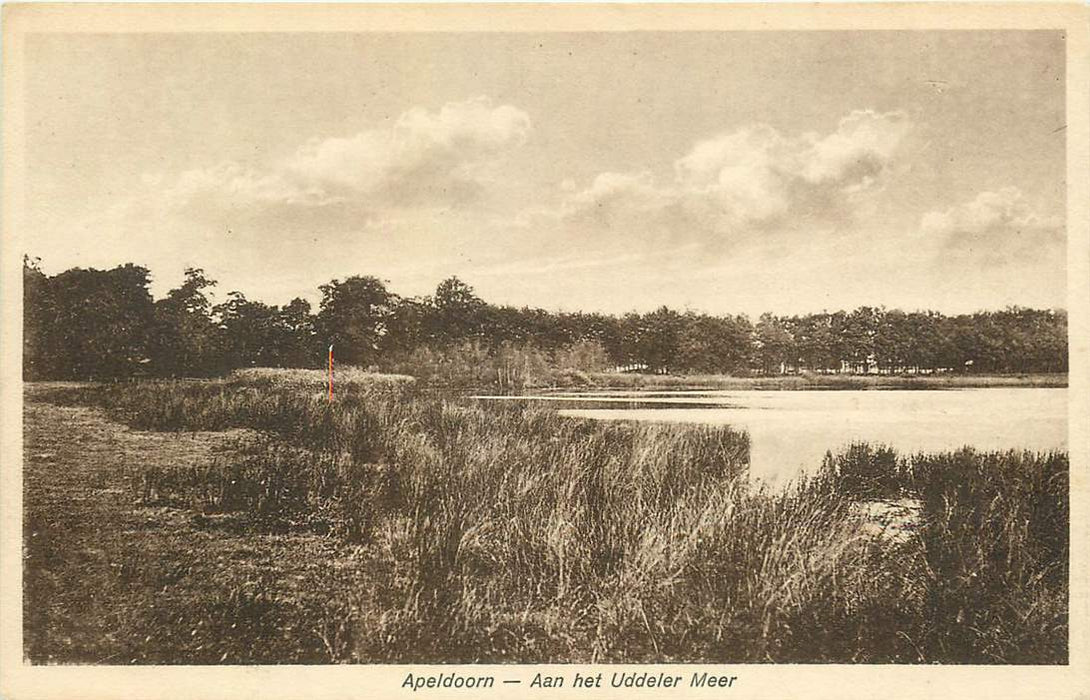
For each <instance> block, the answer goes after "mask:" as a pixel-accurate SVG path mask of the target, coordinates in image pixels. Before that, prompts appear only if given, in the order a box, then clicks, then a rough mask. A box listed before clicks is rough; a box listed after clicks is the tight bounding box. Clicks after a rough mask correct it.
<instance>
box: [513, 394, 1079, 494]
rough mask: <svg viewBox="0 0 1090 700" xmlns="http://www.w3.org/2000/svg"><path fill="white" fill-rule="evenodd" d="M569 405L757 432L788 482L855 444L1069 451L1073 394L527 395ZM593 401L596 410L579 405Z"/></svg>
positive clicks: (760, 465)
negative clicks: (1069, 400)
mask: <svg viewBox="0 0 1090 700" xmlns="http://www.w3.org/2000/svg"><path fill="white" fill-rule="evenodd" d="M519 398H520V399H522V400H542V401H564V402H574V403H566V404H564V405H565V406H566V407H565V408H563V409H562V410H561V413H562V414H564V415H569V416H579V417H584V418H595V419H601V420H649V421H660V422H680V423H704V424H709V425H730V426H732V427H735V428H738V429H741V430H745V431H747V432H748V433H749V435H750V444H751V448H750V461H751V464H750V467H751V473H752V475H753V476H758V477H761V478H763V479H765V480H767V481H772V482H776V481H780V480H783V479H786V478H790V477H792V476H794V475H796V474H797V473H798V472H799V470H802V469H812V468H814V467H816V466H818V465H820V464H821V460H822V457H823V456H824V455H825V452H826V451H827V450H832V451H834V452H836V451H837V450H838V449H840V448H843V447H845V446H847V445H848V444H850V443H852V442H855V441H867V442H870V443H875V444H884V445H888V446H890V447H892V448H894V449H895V450H897V451H898V452H899V453H902V454H905V453H913V452H936V451H946V450H951V449H957V448H959V447H963V446H966V445H970V446H972V447H976V448H979V449H983V450H1006V449H1031V450H1053V449H1062V450H1066V449H1067V390H1066V389H1037V388H1025V389H1019V388H1013V389H1012V388H996V389H955V390H945V391H920V390H912V391H898V390H888V391H875V390H871V391H684V392H663V391H656V392H595V393H579V394H574V393H573V394H550V395H548V396H539V397H519ZM580 404H586V405H587V406H588V407H587V408H572V407H570V406H579V405H580Z"/></svg>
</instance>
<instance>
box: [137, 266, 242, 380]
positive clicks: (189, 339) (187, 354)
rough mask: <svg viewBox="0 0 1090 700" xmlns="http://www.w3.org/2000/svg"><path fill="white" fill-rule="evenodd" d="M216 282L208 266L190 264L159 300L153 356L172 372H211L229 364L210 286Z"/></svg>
mask: <svg viewBox="0 0 1090 700" xmlns="http://www.w3.org/2000/svg"><path fill="white" fill-rule="evenodd" d="M215 286H216V282H215V280H212V279H209V278H208V277H206V276H205V273H204V270H202V269H200V268H195V267H187V268H186V270H185V280H184V281H183V282H182V284H181V286H179V287H177V288H175V289H172V290H170V291H169V292H168V293H167V296H166V298H165V299H160V300H159V301H157V302H155V332H154V335H153V339H152V341H153V342H152V359H153V362H154V366H155V369H156V371H157V372H159V373H160V374H163V375H169V376H207V375H211V374H217V373H219V372H222V371H223V370H224V369H225V368H226V356H225V353H224V347H223V344H224V337H223V334H222V330H221V329H220V327H219V325H218V324H217V323H216V322H215V320H214V319H213V316H212V301H211V299H209V297H208V294H207V293H206V290H209V289H212V288H214V287H215Z"/></svg>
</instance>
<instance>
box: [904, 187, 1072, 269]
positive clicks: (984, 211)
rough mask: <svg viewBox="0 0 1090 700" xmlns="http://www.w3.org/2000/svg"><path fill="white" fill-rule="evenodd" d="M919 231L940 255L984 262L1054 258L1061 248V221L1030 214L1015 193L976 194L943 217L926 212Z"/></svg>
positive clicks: (1005, 190) (1011, 189) (1013, 190)
mask: <svg viewBox="0 0 1090 700" xmlns="http://www.w3.org/2000/svg"><path fill="white" fill-rule="evenodd" d="M920 229H921V231H922V233H923V234H924V235H925V236H927V237H929V238H931V239H932V240H934V241H936V242H937V243H939V244H940V245H941V246H942V247H943V249H944V251H945V252H946V253H951V252H953V253H962V254H967V255H969V254H971V255H976V256H978V257H980V259H982V260H985V261H989V262H1000V261H1004V260H1007V261H1013V260H1012V258H1013V257H1027V256H1028V257H1031V258H1039V257H1042V256H1048V255H1057V254H1061V253H1062V251H1063V245H1064V226H1063V221H1062V219H1060V218H1059V217H1055V216H1044V215H1041V214H1040V213H1038V212H1037V211H1035V210H1034V208H1033V207H1032V205H1031V204H1030V203H1029V202H1028V201H1027V200H1026V197H1025V195H1023V194H1022V191H1021V190H1019V189H1018V188H1017V187H1005V188H1003V189H1001V190H998V191H996V192H981V193H980V194H979V195H977V196H976V198H974V199H973V200H972V201H970V202H966V203H964V204H960V205H958V206H955V207H952V208H950V209H948V210H946V211H944V212H939V211H932V212H928V213H926V214H924V215H923V218H922V219H921V221H920Z"/></svg>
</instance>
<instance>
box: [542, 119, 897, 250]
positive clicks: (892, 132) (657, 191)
mask: <svg viewBox="0 0 1090 700" xmlns="http://www.w3.org/2000/svg"><path fill="white" fill-rule="evenodd" d="M909 128H910V124H909V121H908V119H907V117H906V116H905V115H904V114H903V113H901V112H889V113H877V112H874V111H871V110H857V111H854V112H852V113H850V114H849V115H847V116H846V117H844V118H843V119H841V121H840V123H839V125H838V127H837V129H836V130H835V131H833V132H832V133H830V134H827V135H825V136H820V135H818V134H814V133H807V134H802V135H800V136H797V137H787V136H784V135H783V134H781V133H780V132H779V131H777V130H776V129H774V128H773V127H771V126H768V125H765V124H758V125H753V126H748V127H744V128H741V129H738V130H735V131H733V132H729V133H724V134H721V135H719V136H716V137H714V138H711V139H707V140H704V141H700V142H698V143H697V144H695V145H694V146H693V148H692V150H691V151H690V152H689V153H687V154H686V155H684V156H682V157H681V158H678V159H677V160H676V161H675V163H674V171H675V176H674V179H673V182H670V183H668V184H658V183H656V182H654V179H653V178H652V177H651V175H650V174H648V173H635V174H633V173H603V174H601V175H599V176H598V177H597V178H595V180H594V181H593V183H592V184H591V185H590V186H589V187H587V188H586V189H584V190H582V191H580V192H578V193H575V194H572V195H569V196H568V197H567V199H566V201H565V205H564V209H563V212H564V217H565V218H566V219H567V220H569V221H587V220H593V221H598V222H600V223H605V224H607V225H608V226H610V227H614V228H616V227H622V228H624V229H625V230H626V231H632V230H634V229H643V230H650V229H654V230H657V231H658V232H659V234H660V236H661V235H663V234H664V233H665V232H666V231H667V230H669V229H674V234H675V238H676V235H677V234H680V233H681V232H682V231H693V230H694V228H695V229H699V230H701V231H702V232H708V231H710V232H711V233H713V234H716V235H717V236H719V237H730V236H732V235H737V234H740V233H742V232H745V231H748V230H758V229H761V230H765V229H770V228H775V227H781V228H791V227H801V226H803V225H810V224H812V223H813V222H815V221H830V220H833V221H837V220H843V219H844V218H845V217H850V216H851V212H852V210H853V207H854V205H855V204H856V202H857V200H858V199H859V197H861V196H862V195H863V194H864V193H865V192H867V191H868V190H871V189H874V188H875V187H876V185H877V184H878V182H879V181H880V178H881V177H882V175H883V174H884V172H885V171H886V170H887V169H888V167H889V166H890V164H891V163H892V162H893V160H894V158H895V155H896V152H897V148H898V146H899V145H900V143H901V141H902V139H903V138H904V136H905V134H906V132H907V131H908V129H909Z"/></svg>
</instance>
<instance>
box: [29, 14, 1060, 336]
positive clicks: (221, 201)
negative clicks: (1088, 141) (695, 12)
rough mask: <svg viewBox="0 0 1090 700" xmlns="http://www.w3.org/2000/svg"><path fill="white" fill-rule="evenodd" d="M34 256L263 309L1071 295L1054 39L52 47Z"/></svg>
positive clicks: (828, 35) (41, 122) (738, 305)
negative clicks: (408, 301) (395, 302)
mask: <svg viewBox="0 0 1090 700" xmlns="http://www.w3.org/2000/svg"><path fill="white" fill-rule="evenodd" d="M27 47H28V53H27V79H28V80H27V82H28V88H27V94H26V102H25V104H26V105H27V108H28V115H27V127H28V130H27V134H26V142H25V146H26V162H27V172H26V179H25V183H26V185H27V202H26V208H27V212H28V214H29V216H28V225H29V230H28V231H27V232H26V235H25V237H24V240H25V242H26V243H25V247H26V248H27V252H28V253H29V254H31V255H32V256H37V257H40V258H41V261H42V267H43V269H45V270H46V271H47V272H49V273H56V272H59V271H62V270H64V269H67V268H70V267H74V266H80V267H98V268H105V267H112V266H114V265H118V264H122V263H126V262H134V263H137V264H141V265H144V266H146V267H148V268H149V269H150V270H151V273H152V291H153V293H154V294H155V295H156V296H162V295H163V294H164V293H165V292H166V291H167V290H168V289H170V288H171V287H173V286H176V285H177V284H178V283H179V282H180V281H181V279H182V274H183V270H184V269H185V268H186V267H188V266H194V267H201V268H203V269H204V270H205V271H206V272H207V274H208V276H210V277H212V278H214V279H216V280H218V281H219V287H218V289H219V294H220V296H223V295H225V294H226V292H227V291H229V290H239V291H242V292H243V293H244V294H245V295H246V296H247V297H248V298H250V299H256V300H261V301H264V302H267V303H272V304H283V303H287V302H288V301H290V300H291V299H292V298H294V297H303V298H306V299H308V300H309V301H311V302H312V303H316V302H317V301H318V299H319V298H320V294H319V292H318V286H319V285H321V284H324V283H326V282H328V281H330V280H332V279H334V278H340V279H343V278H345V277H347V276H350V275H357V274H358V275H374V276H377V277H379V278H381V279H384V280H386V281H387V282H388V286H389V288H390V289H391V290H392V291H394V292H397V293H399V294H402V295H405V296H412V295H424V294H428V293H431V292H432V291H434V289H435V287H436V285H437V284H438V283H439V282H440V281H441V280H442V279H445V278H447V277H449V276H451V275H457V276H458V277H460V278H461V279H462V280H464V281H465V282H467V283H469V284H470V285H472V286H473V287H474V288H475V289H476V291H477V293H478V295H479V296H481V297H482V298H484V299H485V300H487V301H490V302H493V303H500V304H513V305H518V306H522V305H529V306H537V307H543V308H547V309H554V310H567V311H576V310H584V311H604V312H609V313H623V312H627V311H632V310H635V311H646V310H651V309H654V308H657V307H658V306H661V305H663V304H666V305H669V306H671V307H673V308H676V309H693V310H697V311H705V312H710V313H745V314H749V315H751V316H754V317H755V316H756V315H758V314H760V313H761V312H763V311H772V312H774V313H780V314H793V313H807V312H813V311H820V310H822V309H828V310H833V309H841V308H843V309H850V308H855V307H857V306H860V305H871V306H880V305H885V306H887V307H890V308H895V307H896V308H903V309H917V308H931V309H936V310H939V311H943V312H947V313H961V312H967V311H974V310H978V309H994V308H1002V307H1005V306H1007V305H1012V304H1017V305H1022V306H1033V307H1043V308H1051V307H1063V306H1064V305H1065V299H1066V293H1065V289H1066V285H1065V274H1066V273H1065V257H1066V236H1065V230H1064V213H1065V206H1066V205H1065V194H1064V192H1065V187H1066V183H1065V167H1066V166H1065V140H1064V139H1065V134H1064V130H1063V127H1064V123H1065V117H1064V37H1063V35H1062V33H1061V32H1045V31H1034V32H980V31H978V32H957V31H943V32H937V31H919V32H907V31H906V32H891V31H874V32H862V31H853V32H707V33H704V32H695V33H694V32H685V33H680V32H614V33H542V34H535V33H512V34H502V33H500V34H495V33H490V34H465V33H419V34H381V33H362V34H360V33H357V34H347V33H346V34H257V33H254V34H233V33H216V34H212V33H208V34H93V35H78V34H77V35H72V34H67V35H55V34H39V35H35V36H33V37H30V38H28V45H27Z"/></svg>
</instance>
